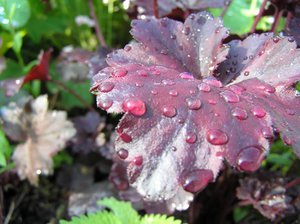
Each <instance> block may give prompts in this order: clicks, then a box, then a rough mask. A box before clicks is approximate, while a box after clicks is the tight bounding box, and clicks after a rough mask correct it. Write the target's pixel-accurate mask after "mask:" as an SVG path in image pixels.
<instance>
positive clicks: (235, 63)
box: [91, 12, 300, 209]
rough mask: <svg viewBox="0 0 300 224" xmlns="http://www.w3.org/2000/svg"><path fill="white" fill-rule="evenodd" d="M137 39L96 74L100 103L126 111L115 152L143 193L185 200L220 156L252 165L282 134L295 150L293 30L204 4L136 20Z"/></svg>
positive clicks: (298, 66) (299, 143)
mask: <svg viewBox="0 0 300 224" xmlns="http://www.w3.org/2000/svg"><path fill="white" fill-rule="evenodd" d="M131 33H132V35H133V37H134V39H135V40H136V41H137V42H135V43H132V44H130V45H127V46H125V48H124V49H122V50H118V51H115V52H113V53H112V54H110V55H109V56H108V58H107V63H108V67H106V68H105V69H103V70H101V71H100V72H98V73H97V74H95V76H94V77H93V84H92V88H91V91H92V92H94V93H95V94H97V105H98V106H99V107H100V108H102V109H104V110H106V111H108V112H109V113H125V115H124V116H123V118H122V119H121V121H120V123H119V125H118V127H117V133H118V135H119V136H118V138H117V140H116V145H115V152H116V155H117V156H116V158H115V162H116V163H118V164H121V165H122V166H124V167H125V168H126V170H127V175H128V180H129V183H130V184H131V186H133V187H134V188H136V190H137V192H138V193H139V194H140V195H141V196H143V197H144V199H145V200H146V201H155V202H166V203H167V205H168V206H169V207H170V208H172V209H186V208H187V207H188V202H189V201H190V200H192V198H193V193H195V192H198V191H200V190H202V189H203V188H204V187H205V186H206V185H207V184H208V183H209V182H212V181H214V180H215V179H216V177H217V176H218V173H219V171H220V169H222V165H223V163H224V162H225V161H226V162H227V163H229V164H230V165H231V166H233V167H234V168H235V169H237V170H239V171H245V172H252V171H255V170H257V169H258V168H259V167H260V165H261V162H262V160H263V159H264V157H265V156H266V154H267V153H268V151H269V147H270V143H271V142H272V141H273V140H274V139H275V138H276V137H278V135H279V134H280V136H281V137H282V139H283V140H284V142H285V143H286V144H288V145H291V146H292V147H293V149H294V151H295V153H296V154H297V156H300V117H299V116H300V98H299V94H298V92H297V90H296V89H295V88H294V85H295V83H296V82H297V81H298V80H300V51H299V50H298V49H296V43H295V41H294V39H292V38H290V37H279V36H274V34H272V33H264V34H260V35H258V34H253V35H251V36H249V37H247V38H246V39H245V40H243V41H240V40H233V41H231V42H229V43H228V44H223V41H224V39H225V38H226V37H227V36H228V30H227V29H226V28H225V27H223V24H222V21H221V20H220V19H218V18H213V17H212V16H211V15H210V14H209V13H207V12H201V13H198V14H192V15H190V16H189V17H188V18H187V19H186V21H185V22H184V23H181V22H177V21H174V20H170V19H167V18H163V19H146V20H135V21H133V22H132V30H131Z"/></svg>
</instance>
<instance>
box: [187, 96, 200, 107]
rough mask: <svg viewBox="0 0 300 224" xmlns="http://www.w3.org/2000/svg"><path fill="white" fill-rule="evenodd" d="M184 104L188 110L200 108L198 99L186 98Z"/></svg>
mask: <svg viewBox="0 0 300 224" xmlns="http://www.w3.org/2000/svg"><path fill="white" fill-rule="evenodd" d="M186 103H187V106H188V108H189V109H191V110H198V109H200V108H201V101H200V100H199V99H193V98H188V99H186Z"/></svg>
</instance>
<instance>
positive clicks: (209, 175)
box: [182, 169, 214, 193]
mask: <svg viewBox="0 0 300 224" xmlns="http://www.w3.org/2000/svg"><path fill="white" fill-rule="evenodd" d="M213 178H214V175H213V172H212V171H211V170H205V169H199V170H194V171H191V172H190V173H188V175H187V176H185V178H184V179H183V183H182V186H183V188H184V190H186V191H188V192H191V193H195V192H198V191H200V190H202V189H204V188H205V187H206V186H207V184H208V183H209V182H211V181H212V180H213Z"/></svg>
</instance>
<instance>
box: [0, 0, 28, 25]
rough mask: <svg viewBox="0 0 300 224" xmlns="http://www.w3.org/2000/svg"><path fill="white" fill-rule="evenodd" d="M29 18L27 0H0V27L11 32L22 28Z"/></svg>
mask: <svg viewBox="0 0 300 224" xmlns="http://www.w3.org/2000/svg"><path fill="white" fill-rule="evenodd" d="M29 17H30V6H29V3H28V1H27V0H0V25H1V26H2V27H3V28H5V29H7V30H12V29H16V28H20V27H22V26H24V25H25V24H26V23H27V21H28V19H29Z"/></svg>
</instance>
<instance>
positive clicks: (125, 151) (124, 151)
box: [117, 149, 128, 160]
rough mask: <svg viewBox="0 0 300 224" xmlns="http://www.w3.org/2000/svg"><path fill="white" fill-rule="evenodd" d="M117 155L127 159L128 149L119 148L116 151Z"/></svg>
mask: <svg viewBox="0 0 300 224" xmlns="http://www.w3.org/2000/svg"><path fill="white" fill-rule="evenodd" d="M117 155H118V156H119V157H120V159H123V160H124V159H127V157H128V151H127V150H126V149H120V150H119V151H118V152H117Z"/></svg>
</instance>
